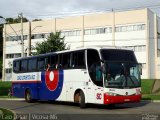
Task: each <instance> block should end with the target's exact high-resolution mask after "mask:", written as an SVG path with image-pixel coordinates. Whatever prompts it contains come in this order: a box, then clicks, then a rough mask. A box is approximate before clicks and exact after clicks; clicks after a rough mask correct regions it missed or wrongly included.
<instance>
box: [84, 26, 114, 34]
mask: <svg viewBox="0 0 160 120" xmlns="http://www.w3.org/2000/svg"><path fill="white" fill-rule="evenodd" d="M111 32H112V27H106V28H94V29H85V31H84V34H85V35H96V34H105V33H111Z"/></svg>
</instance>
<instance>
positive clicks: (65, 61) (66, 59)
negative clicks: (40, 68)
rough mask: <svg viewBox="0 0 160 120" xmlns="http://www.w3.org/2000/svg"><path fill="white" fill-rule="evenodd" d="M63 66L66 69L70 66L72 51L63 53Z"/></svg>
mask: <svg viewBox="0 0 160 120" xmlns="http://www.w3.org/2000/svg"><path fill="white" fill-rule="evenodd" d="M62 66H63V68H64V69H68V68H70V53H64V54H63V59H62Z"/></svg>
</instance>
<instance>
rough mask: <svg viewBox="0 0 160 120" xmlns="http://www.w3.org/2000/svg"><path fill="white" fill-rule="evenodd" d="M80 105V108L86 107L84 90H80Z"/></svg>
mask: <svg viewBox="0 0 160 120" xmlns="http://www.w3.org/2000/svg"><path fill="white" fill-rule="evenodd" d="M79 105H80V108H85V107H86V103H85V95H84V93H83V91H80V96H79Z"/></svg>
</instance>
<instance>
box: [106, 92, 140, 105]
mask: <svg viewBox="0 0 160 120" xmlns="http://www.w3.org/2000/svg"><path fill="white" fill-rule="evenodd" d="M140 100H141V94H140V95H131V96H110V95H106V94H104V104H119V103H132V102H140Z"/></svg>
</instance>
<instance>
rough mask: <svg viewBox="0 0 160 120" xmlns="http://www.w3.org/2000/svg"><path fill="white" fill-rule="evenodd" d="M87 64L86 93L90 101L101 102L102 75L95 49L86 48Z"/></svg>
mask: <svg viewBox="0 0 160 120" xmlns="http://www.w3.org/2000/svg"><path fill="white" fill-rule="evenodd" d="M87 65H88V72H89V77H90V80H89V81H90V82H89V86H88V89H87V93H88V94H87V95H89V100H90V102H91V103H102V102H103V77H102V68H101V62H100V57H99V53H98V51H97V50H93V49H89V50H87Z"/></svg>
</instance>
